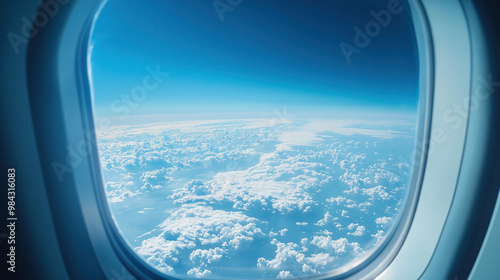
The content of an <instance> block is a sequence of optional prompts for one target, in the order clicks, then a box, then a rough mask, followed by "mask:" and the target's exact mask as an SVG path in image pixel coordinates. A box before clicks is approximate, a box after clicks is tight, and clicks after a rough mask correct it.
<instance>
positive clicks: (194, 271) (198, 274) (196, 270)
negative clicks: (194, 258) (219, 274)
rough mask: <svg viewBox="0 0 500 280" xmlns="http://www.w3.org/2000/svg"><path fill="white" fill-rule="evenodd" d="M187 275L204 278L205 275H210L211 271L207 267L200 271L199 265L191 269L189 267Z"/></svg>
mask: <svg viewBox="0 0 500 280" xmlns="http://www.w3.org/2000/svg"><path fill="white" fill-rule="evenodd" d="M187 275H189V276H193V277H196V278H206V277H210V276H212V271H210V270H208V269H205V270H203V271H202V270H201V269H200V268H199V267H195V268H193V269H190V270H189V271H188V272H187Z"/></svg>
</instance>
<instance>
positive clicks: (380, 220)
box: [375, 217, 392, 226]
mask: <svg viewBox="0 0 500 280" xmlns="http://www.w3.org/2000/svg"><path fill="white" fill-rule="evenodd" d="M391 220H392V218H391V217H379V218H377V219H376V220H375V223H376V224H377V225H384V226H385V225H388V224H389V223H390V222H391Z"/></svg>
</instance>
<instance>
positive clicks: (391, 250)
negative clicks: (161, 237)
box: [27, 0, 491, 279]
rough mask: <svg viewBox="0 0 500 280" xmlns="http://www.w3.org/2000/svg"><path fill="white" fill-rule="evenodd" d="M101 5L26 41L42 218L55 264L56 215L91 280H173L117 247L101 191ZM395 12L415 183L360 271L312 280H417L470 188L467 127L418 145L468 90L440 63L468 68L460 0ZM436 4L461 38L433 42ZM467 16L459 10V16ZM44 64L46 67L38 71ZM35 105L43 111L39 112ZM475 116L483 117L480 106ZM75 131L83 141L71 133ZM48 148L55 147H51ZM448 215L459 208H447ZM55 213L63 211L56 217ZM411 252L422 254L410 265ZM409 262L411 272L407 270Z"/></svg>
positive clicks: (438, 25)
mask: <svg viewBox="0 0 500 280" xmlns="http://www.w3.org/2000/svg"><path fill="white" fill-rule="evenodd" d="M105 3H106V1H101V0H88V1H75V2H72V3H71V4H69V5H66V6H64V7H61V11H60V13H61V16H59V17H58V19H57V20H53V21H51V22H49V24H48V25H47V26H46V27H45V28H43V29H41V30H40V32H39V34H38V35H37V36H35V37H34V38H33V39H31V40H30V43H29V55H28V64H27V65H28V86H29V91H30V102H31V104H32V118H33V122H34V124H35V126H36V131H35V133H36V137H37V142H38V147H39V150H40V152H39V153H40V161H41V165H42V168H43V173H44V180H45V184H46V188H47V192H48V194H49V201H50V204H51V210H52V212H53V215H54V220H55V223H56V224H59V225H60V226H58V227H56V232H57V234H58V237H59V239H60V240H59V242H60V246H61V250H62V251H63V256H71V255H72V254H74V252H71V251H70V248H71V246H70V245H71V241H72V240H73V239H72V236H71V234H74V235H75V236H77V234H76V233H77V232H76V230H77V228H75V229H71V228H67V226H66V225H65V224H64V221H66V220H67V217H65V215H66V216H72V217H76V218H75V224H76V223H78V226H79V227H78V229H81V228H82V227H84V229H85V230H84V232H81V233H78V234H79V235H81V236H82V238H83V239H82V244H87V245H89V248H88V250H90V251H85V250H82V254H87V256H88V257H94V258H95V259H96V262H97V265H96V264H93V265H94V266H92V268H95V269H96V270H99V272H95V274H94V276H97V277H99V275H103V276H105V277H106V278H110V279H111V278H113V277H115V276H116V274H117V273H118V275H127V274H130V275H134V276H135V277H137V278H139V279H158V278H164V279H175V278H172V277H170V276H168V277H167V276H166V275H164V274H163V273H161V272H159V271H157V270H155V269H154V268H153V267H151V266H150V265H149V264H147V263H146V262H145V261H144V260H142V259H141V258H140V257H139V256H138V255H137V254H136V253H135V252H134V251H133V250H132V248H130V247H129V246H128V245H127V243H126V241H125V240H124V239H123V237H122V236H121V234H120V233H119V231H118V229H117V227H116V226H115V224H114V221H113V219H112V216H111V213H110V210H109V206H108V203H107V201H106V196H105V191H104V187H103V186H102V178H101V174H100V162H99V158H98V153H97V146H96V139H95V135H94V119H93V113H92V102H91V94H89V93H90V90H91V80H90V73H89V71H90V68H89V67H88V66H89V60H88V51H89V49H90V48H91V46H90V45H89V44H88V42H89V37H90V34H91V31H92V26H93V23H94V22H95V19H96V18H97V16H98V14H99V11H100V9H101V8H102V7H103V5H104V4H105ZM405 4H407V5H408V6H407V7H408V8H409V9H410V11H411V14H412V18H413V20H414V27H415V30H416V34H417V43H418V48H419V57H420V58H421V60H420V63H421V64H420V65H421V67H420V68H421V72H420V75H421V76H420V78H421V83H420V84H421V91H422V93H421V98H420V99H421V102H423V104H420V108H421V109H422V110H424V111H425V113H422V114H421V115H420V120H419V122H420V124H419V132H418V136H419V139H421V141H422V142H420V144H421V145H422V149H421V151H420V152H421V154H420V156H417V159H418V160H419V164H416V165H415V166H414V168H415V170H414V174H418V176H413V177H414V178H412V187H411V192H412V193H411V194H410V198H409V200H408V202H407V207H406V208H405V210H404V212H403V215H402V220H401V222H399V223H398V228H397V229H396V230H395V231H393V232H394V233H393V236H391V237H390V238H388V239H387V244H385V245H384V246H381V247H380V248H381V251H380V252H378V253H377V254H374V255H371V256H370V258H368V259H366V260H363V261H362V262H361V263H357V264H354V265H353V266H351V267H343V268H342V269H343V271H339V270H334V271H332V272H331V273H325V274H323V275H321V276H311V277H308V278H310V279H339V278H342V279H374V278H377V279H398V278H401V277H402V275H405V278H408V277H410V278H412V276H415V279H417V278H420V277H421V276H422V275H424V276H425V275H430V274H425V273H427V271H428V270H427V268H428V267H431V266H430V265H429V264H430V263H432V262H433V260H435V259H433V256H434V255H435V254H437V253H439V252H440V251H439V248H438V243H439V242H440V241H441V240H443V238H445V237H447V236H449V232H450V231H449V230H448V231H447V230H445V229H444V228H445V226H448V225H447V221H450V220H451V218H450V217H456V215H459V214H460V211H458V212H457V211H455V212H453V211H450V210H451V209H452V206H453V202H454V199H455V198H456V197H455V194H457V193H458V194H462V193H464V192H465V191H466V190H468V189H470V187H469V188H466V187H465V186H464V184H463V183H462V184H459V182H458V180H459V176H460V168H461V166H462V160H463V158H464V151H465V148H464V146H465V139H466V137H469V138H471V137H474V136H473V135H471V134H470V133H468V130H467V125H466V126H464V127H462V128H461V129H459V130H457V131H454V132H453V133H452V134H451V135H452V136H454V137H450V138H451V140H450V141H451V142H450V143H448V144H449V147H447V149H444V150H442V151H441V150H437V153H438V154H437V155H436V154H434V155H429V156H428V155H427V151H428V146H427V145H429V143H430V145H433V143H432V142H430V141H429V140H431V137H430V135H432V133H433V131H434V130H433V129H434V128H435V127H439V125H442V117H441V114H442V113H443V110H446V109H447V108H449V107H450V106H452V105H453V102H454V100H457V98H458V100H460V99H461V98H467V96H469V94H470V93H469V89H471V88H472V83H471V79H472V74H471V73H470V72H469V71H471V70H470V67H469V68H468V69H465V70H463V71H461V70H460V69H451V68H450V67H449V66H447V65H443V61H444V60H446V61H453V60H454V59H455V58H454V57H453V55H452V54H447V53H446V52H447V50H449V48H450V46H453V45H454V44H456V43H457V42H460V43H462V44H464V45H463V46H464V47H465V53H463V55H465V56H466V57H467V58H466V60H467V61H469V62H470V61H471V60H472V57H471V56H472V54H471V50H470V48H471V47H470V46H471V44H472V42H471V40H470V36H471V35H470V34H469V30H468V29H467V27H468V26H469V24H468V23H467V20H471V18H466V16H465V15H464V12H463V7H462V6H461V1H458V0H447V1H432V0H422V1H418V0H409V1H408V2H407V3H406V2H405ZM443 5H449V6H448V8H449V7H452V8H451V11H450V10H448V11H449V12H450V14H452V13H453V14H454V15H457V16H458V19H459V21H460V23H459V24H460V26H462V27H463V28H462V29H460V31H461V32H458V33H459V38H454V39H453V38H452V39H453V40H451V41H449V42H443V41H442V40H441V41H440V39H438V38H440V36H444V35H443V34H444V33H443V32H446V31H447V30H446V24H449V23H450V22H447V21H446V20H451V21H453V20H452V19H446V20H442V22H439V21H438V20H437V19H439V16H436V13H437V11H440V10H441V11H442V8H443ZM473 12H474V11H472V12H470V10H469V13H473ZM464 24H465V25H464ZM75 30H78V32H75ZM436 39H438V40H437V41H436ZM459 49H460V48H459ZM436 57H437V58H436ZM46 65H53V66H54V67H52V68H49V69H47V67H46ZM470 66H471V65H470ZM479 68H480V67H479ZM447 71H452V72H453V73H455V72H456V71H458V72H459V74H460V77H461V85H464V84H465V85H466V86H465V87H463V88H460V87H458V88H457V85H455V84H454V81H452V80H450V79H449V78H448V76H449V75H448V74H447ZM454 71H455V72H454ZM449 88H453V89H455V88H456V89H457V91H450V90H449ZM457 92H458V93H459V94H458V95H457ZM39 104H42V105H44V106H40V105H39ZM484 106H486V105H484ZM41 107H44V108H41ZM45 107H47V108H50V109H51V110H50V111H48V110H47V109H46V108H45ZM485 110H490V109H488V108H485ZM468 120H469V119H468V118H467V121H468ZM80 131H83V132H84V133H83V134H82V133H79V132H80ZM468 141H469V140H468ZM54 143H56V144H57V145H58V146H57V147H54ZM81 143H87V144H88V145H89V147H90V148H89V150H88V155H87V156H84V157H83V158H82V159H81V161H80V162H79V164H76V165H75V166H72V167H71V171H70V172H68V174H65V177H64V180H60V178H59V177H58V176H56V174H54V170H53V168H52V164H53V163H54V162H64V161H65V159H66V158H67V156H68V154H67V150H66V149H63V148H61V147H76V146H78V145H79V144H81ZM430 148H432V146H431V147H430ZM450 149H451V150H452V151H454V152H455V153H452V154H454V156H455V157H459V158H460V160H457V161H456V162H455V163H454V165H455V168H454V170H451V171H449V173H450V174H454V177H455V179H454V180H450V182H448V183H447V182H442V180H441V181H440V180H439V179H437V178H439V175H440V174H438V173H437V172H439V171H438V170H434V169H435V168H429V167H435V166H439V165H440V164H443V163H444V164H446V163H449V162H447V161H446V160H448V159H447V158H446V157H447V155H449V152H450ZM469 150H470V148H469ZM417 151H418V149H417ZM461 182H462V181H461ZM439 183H443V184H445V185H446V187H441V188H436V184H439ZM420 185H421V187H420ZM89 186H91V187H89ZM462 190H465V191H462ZM440 193H441V194H444V196H445V199H444V200H445V202H444V203H442V204H441V205H440V207H435V206H433V205H432V204H433V202H434V201H435V198H433V197H435V196H436V195H438V196H439V195H440ZM440 198H441V197H440ZM457 207H459V206H455V208H457ZM455 208H454V209H455ZM469 209H470V208H467V209H466V210H469ZM466 210H464V211H466ZM64 211H67V212H66V213H61V212H64ZM54 213H55V214H54ZM456 213H459V214H456ZM453 215H454V216H453ZM489 215H491V213H489ZM429 221H430V222H429ZM429 224H434V225H435V228H434V230H432V232H430V231H428V230H427V228H428V227H429ZM452 226H453V225H452ZM443 234H444V235H443ZM423 236H425V237H426V240H427V241H429V242H427V243H426V244H422V242H421V240H422V238H423ZM436 250H437V251H436ZM424 251H425V252H424ZM415 252H422V253H420V254H419V257H418V258H415V255H414V254H415ZM436 252H437V253H436ZM75 261H76V262H77V260H69V261H68V262H69V263H70V264H71V263H73V262H75ZM416 262H418V265H415V263H416ZM408 263H412V267H414V268H412V269H411V271H409V266H408V265H407V264H408ZM96 266H97V267H98V268H96ZM86 269H90V268H81V267H80V268H79V267H78V266H77V265H76V264H74V263H73V265H69V266H68V271H69V274H70V275H80V274H79V273H83V274H85V273H86V271H85V270H86ZM83 274H82V275H83ZM333 274H335V275H333Z"/></svg>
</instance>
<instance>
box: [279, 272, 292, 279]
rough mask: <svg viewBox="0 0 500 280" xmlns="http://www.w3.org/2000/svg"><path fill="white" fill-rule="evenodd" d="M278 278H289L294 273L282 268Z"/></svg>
mask: <svg viewBox="0 0 500 280" xmlns="http://www.w3.org/2000/svg"><path fill="white" fill-rule="evenodd" d="M276 278H277V279H289V278H293V274H292V273H291V272H290V271H287V270H282V271H280V273H279V274H278V276H276Z"/></svg>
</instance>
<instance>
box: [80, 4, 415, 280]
mask: <svg viewBox="0 0 500 280" xmlns="http://www.w3.org/2000/svg"><path fill="white" fill-rule="evenodd" d="M90 46H91V47H90V54H89V55H90V62H91V63H90V67H91V69H90V72H91V79H92V94H93V105H94V107H93V108H94V117H95V124H96V130H97V135H98V151H99V157H100V163H101V173H102V177H103V186H104V188H105V193H106V196H107V201H108V203H109V208H110V210H111V214H112V216H113V219H114V221H115V224H116V227H117V229H118V230H119V232H120V233H121V234H122V236H123V239H124V240H125V241H126V242H127V243H128V245H129V246H130V247H131V248H132V249H133V251H134V252H135V253H136V254H137V255H138V256H139V257H140V258H142V259H143V260H144V261H145V262H146V263H148V264H149V265H150V267H152V268H154V269H155V270H157V271H160V272H161V273H163V274H164V275H165V277H169V276H170V277H176V278H182V279H195V278H202V279H212V278H213V279H276V278H278V279H284V278H297V277H312V276H321V275H325V277H326V276H328V275H330V276H331V275H332V273H333V274H335V273H336V271H341V270H349V269H351V268H353V267H356V264H359V263H361V262H362V260H366V259H369V258H370V257H371V256H374V255H375V254H376V252H378V251H379V250H381V249H382V248H383V246H384V244H386V242H387V240H388V239H389V238H390V237H391V235H392V233H394V231H395V228H396V227H397V225H398V223H399V221H400V219H401V217H402V214H401V213H402V211H403V210H404V209H405V206H406V205H407V204H406V201H407V200H408V197H409V194H410V193H411V192H410V189H411V188H412V187H414V186H412V184H411V181H412V180H411V178H412V174H413V168H414V165H413V164H412V162H413V158H414V156H415V154H418V149H417V148H416V147H417V144H416V143H417V142H418V140H419V139H418V133H417V131H418V122H417V119H418V117H419V113H420V112H419V110H420V109H421V108H420V106H419V102H420V99H421V97H420V89H419V74H418V73H419V57H418V52H417V44H416V39H415V32H414V30H413V26H412V21H411V18H410V13H409V11H408V10H407V8H406V6H405V4H404V3H402V2H400V1H397V0H388V1H372V0H357V1H331V0H315V1H309V0H252V1H244V0H214V1H204V0H189V1H173V0H150V1H132V0H121V1H117V0H109V1H108V2H107V3H106V5H105V6H104V7H103V9H102V11H101V12H100V14H99V16H98V18H97V20H96V22H95V24H94V27H93V31H92V36H91V40H90ZM300 279H302V278H300Z"/></svg>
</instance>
